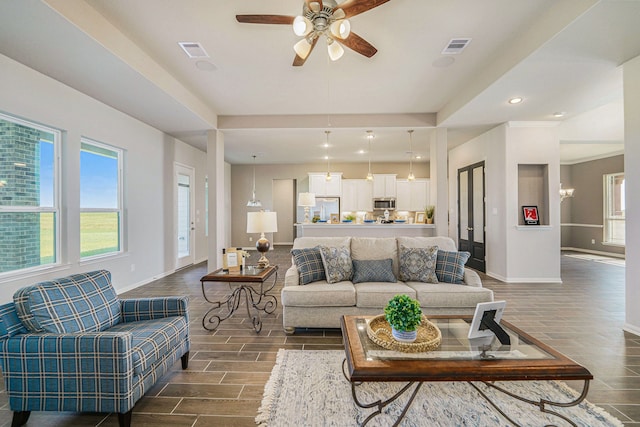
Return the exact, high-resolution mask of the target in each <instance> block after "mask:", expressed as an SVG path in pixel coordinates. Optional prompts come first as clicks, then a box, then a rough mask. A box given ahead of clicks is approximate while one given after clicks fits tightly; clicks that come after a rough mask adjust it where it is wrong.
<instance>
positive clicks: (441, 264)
mask: <svg viewBox="0 0 640 427" xmlns="http://www.w3.org/2000/svg"><path fill="white" fill-rule="evenodd" d="M470 256H471V254H470V253H469V252H447V251H438V261H437V262H436V275H437V276H438V280H439V281H441V282H445V283H456V284H461V283H462V278H463V277H464V265H465V263H466V262H467V260H468V259H469V257H470Z"/></svg>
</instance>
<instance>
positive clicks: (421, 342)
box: [367, 314, 442, 353]
mask: <svg viewBox="0 0 640 427" xmlns="http://www.w3.org/2000/svg"><path fill="white" fill-rule="evenodd" d="M367 335H368V336H369V339H370V340H371V341H373V342H374V343H376V344H378V345H379V346H380V347H383V348H386V349H387V350H396V351H403V352H405V353H421V352H425V351H432V350H435V349H436V348H438V347H439V346H440V342H441V341H442V333H441V332H440V329H438V327H437V326H436V325H434V324H433V323H431V322H429V320H427V316H425V315H424V314H423V315H422V322H420V326H418V338H416V340H415V341H414V342H412V343H405V342H400V341H396V340H395V339H394V338H393V335H391V325H389V322H387V320H386V319H385V318H384V314H381V315H379V316H376V317H374V318H373V319H371V321H370V322H369V323H367Z"/></svg>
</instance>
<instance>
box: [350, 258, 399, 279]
mask: <svg viewBox="0 0 640 427" xmlns="http://www.w3.org/2000/svg"><path fill="white" fill-rule="evenodd" d="M392 266H393V261H392V260H391V258H387V259H375V260H359V259H354V260H353V278H352V279H351V281H352V282H353V283H362V282H394V283H395V282H396V281H397V280H396V276H395V275H394V274H393V268H392Z"/></svg>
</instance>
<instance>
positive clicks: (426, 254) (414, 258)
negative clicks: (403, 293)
mask: <svg viewBox="0 0 640 427" xmlns="http://www.w3.org/2000/svg"><path fill="white" fill-rule="evenodd" d="M438 253H439V251H438V247H437V246H429V247H427V248H407V247H406V246H404V245H400V253H399V256H398V258H399V263H400V269H399V270H400V280H402V281H405V282H424V283H438V276H437V275H436V261H437V258H438Z"/></svg>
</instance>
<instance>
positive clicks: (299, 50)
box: [293, 39, 311, 59]
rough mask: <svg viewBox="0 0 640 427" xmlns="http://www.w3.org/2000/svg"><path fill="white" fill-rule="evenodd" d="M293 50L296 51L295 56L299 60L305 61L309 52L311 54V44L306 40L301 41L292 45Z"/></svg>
mask: <svg viewBox="0 0 640 427" xmlns="http://www.w3.org/2000/svg"><path fill="white" fill-rule="evenodd" d="M293 50H295V51H296V55H298V56H299V57H300V58H302V59H306V58H307V56H309V52H311V43H309V42H308V41H307V39H302V40H300V41H299V42H297V43H296V44H294V45H293Z"/></svg>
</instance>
